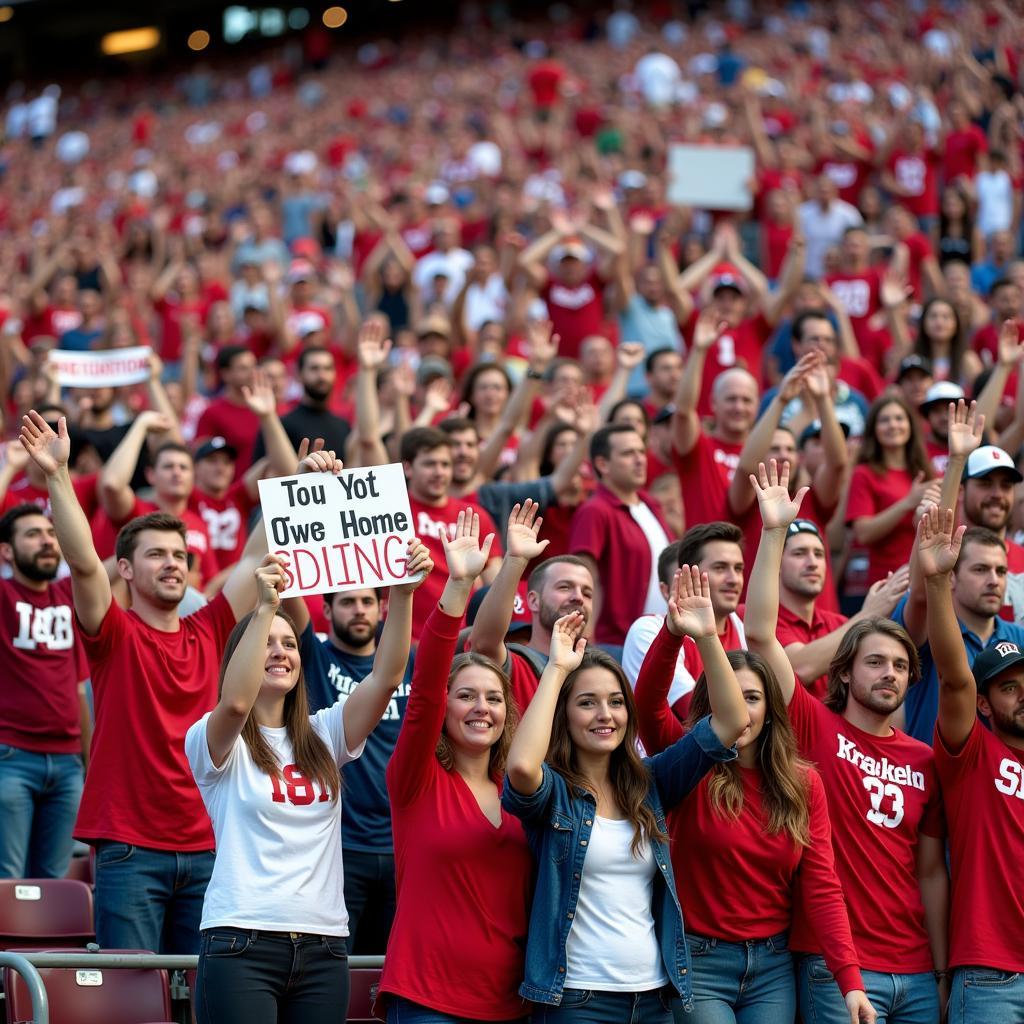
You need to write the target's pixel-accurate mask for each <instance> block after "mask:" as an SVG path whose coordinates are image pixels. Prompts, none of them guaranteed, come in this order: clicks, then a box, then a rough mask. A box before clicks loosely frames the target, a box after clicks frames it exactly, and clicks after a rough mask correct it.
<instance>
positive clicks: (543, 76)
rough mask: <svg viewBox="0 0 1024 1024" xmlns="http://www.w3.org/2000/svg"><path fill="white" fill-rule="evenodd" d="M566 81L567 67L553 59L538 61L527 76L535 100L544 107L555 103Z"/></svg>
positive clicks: (539, 105)
mask: <svg viewBox="0 0 1024 1024" xmlns="http://www.w3.org/2000/svg"><path fill="white" fill-rule="evenodd" d="M564 81H565V68H563V67H562V65H561V64H559V63H558V62H557V61H553V60H542V61H538V63H536V64H534V66H533V67H532V68H531V69H530V72H529V74H528V75H527V76H526V84H527V85H528V86H529V87H530V92H531V93H533V102H534V103H535V104H536V106H538V107H542V108H546V107H551V106H553V105H554V103H555V101H556V100H557V99H558V91H559V89H560V87H561V85H562V82H564Z"/></svg>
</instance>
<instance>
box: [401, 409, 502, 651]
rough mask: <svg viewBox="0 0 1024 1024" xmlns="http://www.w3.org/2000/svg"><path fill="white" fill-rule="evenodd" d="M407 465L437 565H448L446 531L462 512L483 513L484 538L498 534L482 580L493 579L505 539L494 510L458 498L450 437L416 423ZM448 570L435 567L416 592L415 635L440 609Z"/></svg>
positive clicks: (419, 521) (417, 521)
mask: <svg viewBox="0 0 1024 1024" xmlns="http://www.w3.org/2000/svg"><path fill="white" fill-rule="evenodd" d="M401 457H402V464H403V466H404V467H405V478H406V481H407V483H408V486H409V509H410V511H411V512H412V526H413V530H415V532H416V536H417V537H419V538H420V540H422V541H423V543H424V544H426V545H427V549H428V550H429V551H430V555H431V558H433V559H434V565H436V566H440V565H442V564H445V557H444V548H443V547H442V545H441V534H442V533H446V534H447V535H448V536H449V538H451V537H453V536H454V532H453V531H454V530H455V526H456V524H457V522H458V519H459V513H460V512H463V511H465V512H475V513H476V514H477V515H479V516H480V536H481V537H486V536H487V535H488V534H494V545H493V547H492V549H491V558H490V559H489V560H488V562H487V565H486V567H485V568H484V571H483V575H482V577H481V578H482V579H483V581H484V583H490V582H491V581H492V580H493V579H494V577H495V576H496V575H497V572H498V569H499V567H500V565H501V553H502V548H501V542H500V538H499V537H498V531H497V528H496V527H495V525H494V520H493V519H491V517H490V514H489V513H487V512H486V511H485V510H484V509H482V508H481V507H480V506H479V505H477V504H475V503H474V502H473V501H471V500H469V499H460V498H453V497H451V494H450V493H449V492H450V490H451V486H452V446H451V440H450V439H449V437H448V435H447V434H445V433H444V432H443V431H441V430H438V429H437V428H436V427H415V428H413V429H412V430H407V431H406V432H405V433H404V434H403V435H402V447H401ZM495 552H496V553H495ZM444 585H445V578H444V573H443V572H439V571H437V570H435V571H434V572H432V573H431V574H430V577H429V578H428V579H427V581H426V582H425V583H424V584H423V586H421V587H420V588H419V589H418V590H417V591H416V596H415V597H414V599H413V606H412V637H413V640H414V641H415V640H418V639H419V636H420V631H421V630H422V628H423V624H424V623H425V622H426V621H427V616H428V615H429V614H430V612H431V611H432V610H433V609H434V608H435V607H436V605H437V600H438V598H439V597H440V596H441V591H442V590H444Z"/></svg>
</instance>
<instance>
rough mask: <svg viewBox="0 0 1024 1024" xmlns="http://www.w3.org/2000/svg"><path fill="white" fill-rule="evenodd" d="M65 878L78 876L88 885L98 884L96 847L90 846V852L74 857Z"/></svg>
mask: <svg viewBox="0 0 1024 1024" xmlns="http://www.w3.org/2000/svg"><path fill="white" fill-rule="evenodd" d="M64 877H65V878H77V879H78V881H79V882H85V884H86V885H95V884H96V848H95V847H93V846H90V847H89V852H88V853H87V854H84V855H83V856H81V857H72V858H71V863H70V864H69V865H68V870H67V873H66V874H65V875H64Z"/></svg>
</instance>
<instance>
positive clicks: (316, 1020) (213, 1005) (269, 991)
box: [196, 928, 349, 1024]
mask: <svg viewBox="0 0 1024 1024" xmlns="http://www.w3.org/2000/svg"><path fill="white" fill-rule="evenodd" d="M348 982H349V979H348V948H347V945H346V943H345V939H344V936H332V935H300V934H298V933H297V932H262V931H249V930H248V929H244V928H208V929H207V930H206V931H204V932H203V936H202V949H201V950H200V953H199V971H198V973H197V975H196V1020H197V1021H198V1022H199V1024H338V1022H339V1021H343V1020H344V1019H345V1016H346V1013H347V1011H348Z"/></svg>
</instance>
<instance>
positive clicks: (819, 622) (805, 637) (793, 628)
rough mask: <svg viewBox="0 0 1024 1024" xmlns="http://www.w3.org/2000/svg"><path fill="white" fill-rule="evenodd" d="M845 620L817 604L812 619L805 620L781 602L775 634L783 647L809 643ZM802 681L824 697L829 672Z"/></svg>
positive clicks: (812, 690) (819, 695)
mask: <svg viewBox="0 0 1024 1024" xmlns="http://www.w3.org/2000/svg"><path fill="white" fill-rule="evenodd" d="M844 622H846V616H845V615H840V614H839V613H838V612H830V611H826V610H825V609H824V608H819V607H818V606H817V605H815V607H814V614H813V615H812V616H811V621H810V622H809V623H808V622H804V620H803V619H801V618H800V616H799V615H797V614H796V613H794V612H791V611H790V610H789V609H788V608H787V607H786V606H785V605H784V604H780V605H779V624H778V626H776V628H775V636H776V638H777V639H778V641H779V643H780V644H782V646H783V647H788V646H789V645H790V644H809V643H811V641H812V640H820V639H821V638H822V637H823V636H828V634H829V633H831V632H832V631H833V630H835V629H838V628H839V627H840V626H841V625H842V624H843V623H844ZM800 682H802V683H803V684H804V686H805V687H806V688H807V689H808V690H809V691H810V693H811V694H812V695H813V696H815V697H817V698H818V699H819V700H823V699H824V697H825V692H826V690H827V689H828V673H827V672H826V673H825V674H824V675H820V676H818V678H817V679H801V680H800Z"/></svg>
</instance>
